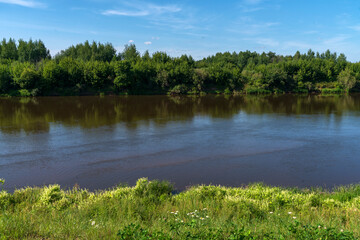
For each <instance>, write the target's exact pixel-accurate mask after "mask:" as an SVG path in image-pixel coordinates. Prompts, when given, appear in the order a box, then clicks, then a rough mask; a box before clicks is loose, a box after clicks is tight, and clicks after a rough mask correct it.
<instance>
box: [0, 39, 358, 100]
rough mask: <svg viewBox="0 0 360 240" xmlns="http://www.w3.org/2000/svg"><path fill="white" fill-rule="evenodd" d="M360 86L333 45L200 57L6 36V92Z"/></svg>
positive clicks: (2, 45)
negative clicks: (54, 48) (55, 46)
mask: <svg viewBox="0 0 360 240" xmlns="http://www.w3.org/2000/svg"><path fill="white" fill-rule="evenodd" d="M355 91H357V92H358V91H360V63H359V62H358V63H351V62H349V61H347V60H346V56H345V55H344V54H339V55H338V54H336V53H332V52H330V51H329V50H327V51H326V52H324V53H315V52H313V51H312V50H311V49H310V50H309V51H308V52H307V53H302V54H301V53H300V52H296V53H295V54H294V55H289V56H283V55H277V54H275V53H273V52H268V53H265V52H263V53H257V52H250V51H241V52H232V53H230V52H224V53H216V54H215V55H213V56H209V57H207V58H203V59H200V60H195V59H193V58H192V57H191V56H189V55H182V56H178V57H172V56H169V55H168V54H167V53H165V52H154V53H152V54H150V53H149V52H148V51H146V52H144V53H143V54H140V52H139V51H138V50H137V48H136V46H135V45H133V44H130V45H126V46H125V48H124V50H123V51H122V52H117V51H116V49H115V48H114V47H113V46H112V45H111V44H109V43H106V44H101V43H96V42H92V43H89V42H88V41H86V42H84V43H81V44H77V45H76V46H71V47H69V48H67V49H65V50H63V51H61V52H59V53H58V54H57V55H56V56H54V57H51V56H50V53H49V50H48V49H47V48H46V47H45V44H44V43H43V42H42V41H41V40H37V41H32V40H29V41H28V42H26V41H23V40H19V41H18V42H16V41H15V40H14V39H9V40H6V39H4V40H3V41H1V42H0V96H24V97H25V96H27V97H29V96H59V95H61V96H68V95H107V94H119V95H125V94H139V95H148V94H204V93H223V94H238V93H246V94H268V93H314V92H315V93H324V94H329V93H330V94H334V93H344V92H355Z"/></svg>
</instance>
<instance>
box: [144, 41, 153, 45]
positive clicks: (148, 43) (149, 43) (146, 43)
mask: <svg viewBox="0 0 360 240" xmlns="http://www.w3.org/2000/svg"><path fill="white" fill-rule="evenodd" d="M144 44H145V45H151V44H152V42H150V41H148V42H144Z"/></svg>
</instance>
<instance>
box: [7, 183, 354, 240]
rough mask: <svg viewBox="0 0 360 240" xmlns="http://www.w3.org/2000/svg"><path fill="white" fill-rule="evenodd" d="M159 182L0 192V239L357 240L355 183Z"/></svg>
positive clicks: (53, 186) (54, 186)
mask: <svg viewBox="0 0 360 240" xmlns="http://www.w3.org/2000/svg"><path fill="white" fill-rule="evenodd" d="M173 192H174V189H173V187H172V185H171V184H169V183H168V182H164V181H148V180H147V179H145V178H142V179H139V180H138V181H137V184H136V186H134V187H116V188H114V189H110V190H106V191H98V192H89V191H87V190H84V189H79V188H74V189H71V190H66V191H64V190H62V189H61V188H60V186H58V185H51V186H47V187H43V188H24V189H19V190H16V191H15V192H14V193H12V194H10V193H7V192H5V191H1V193H0V239H357V238H359V237H360V211H359V207H360V186H358V185H354V186H348V187H339V188H336V189H334V190H333V191H332V192H328V191H324V190H321V189H311V190H309V189H286V188H279V187H269V186H265V185H262V184H253V185H250V186H247V187H244V188H230V187H221V186H194V187H191V188H189V189H188V190H186V191H184V192H181V193H179V194H174V193H173Z"/></svg>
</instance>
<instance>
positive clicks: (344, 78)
mask: <svg viewBox="0 0 360 240" xmlns="http://www.w3.org/2000/svg"><path fill="white" fill-rule="evenodd" d="M338 82H339V83H340V84H341V85H342V86H343V87H344V88H345V89H346V91H348V92H349V91H350V90H351V89H352V88H353V87H355V84H356V78H355V73H354V72H353V71H351V70H350V69H349V68H345V69H344V70H343V71H341V72H340V74H339V76H338Z"/></svg>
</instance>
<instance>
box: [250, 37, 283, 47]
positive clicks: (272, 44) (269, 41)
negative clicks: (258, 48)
mask: <svg viewBox="0 0 360 240" xmlns="http://www.w3.org/2000/svg"><path fill="white" fill-rule="evenodd" d="M255 41H256V43H258V44H261V45H265V46H270V47H277V46H279V42H278V41H276V40H274V39H271V38H258V39H256V40H255Z"/></svg>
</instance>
